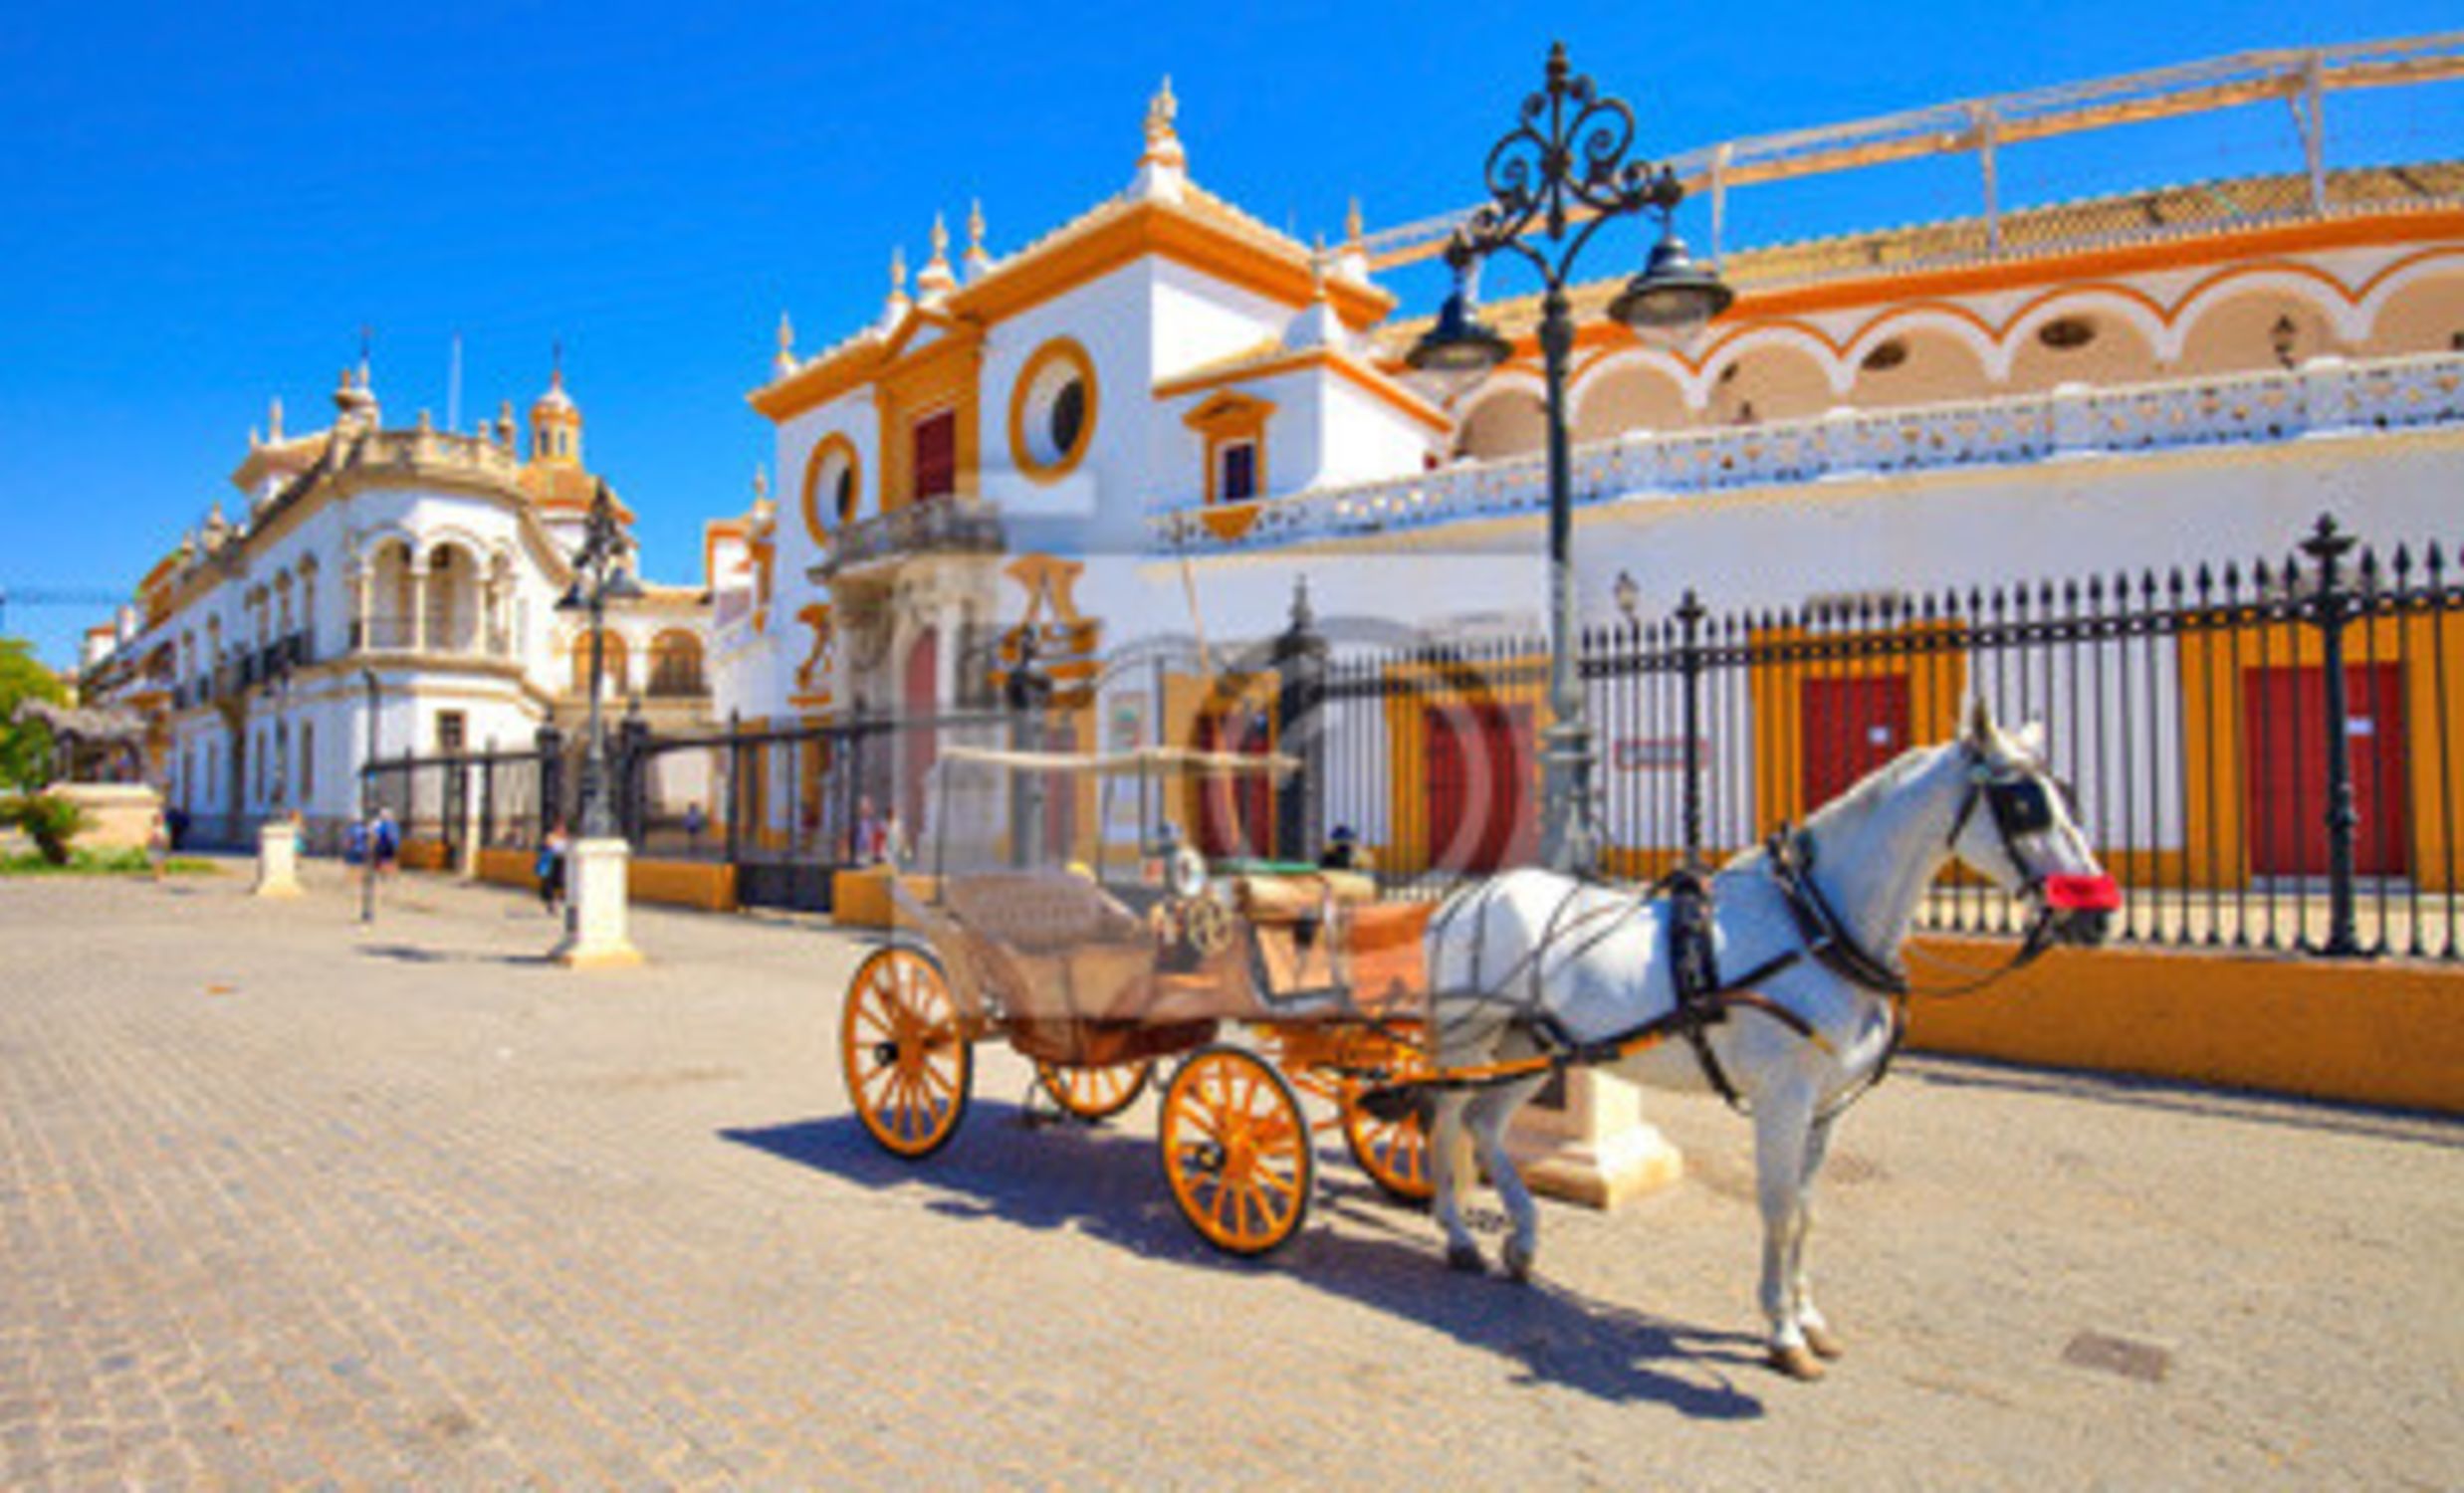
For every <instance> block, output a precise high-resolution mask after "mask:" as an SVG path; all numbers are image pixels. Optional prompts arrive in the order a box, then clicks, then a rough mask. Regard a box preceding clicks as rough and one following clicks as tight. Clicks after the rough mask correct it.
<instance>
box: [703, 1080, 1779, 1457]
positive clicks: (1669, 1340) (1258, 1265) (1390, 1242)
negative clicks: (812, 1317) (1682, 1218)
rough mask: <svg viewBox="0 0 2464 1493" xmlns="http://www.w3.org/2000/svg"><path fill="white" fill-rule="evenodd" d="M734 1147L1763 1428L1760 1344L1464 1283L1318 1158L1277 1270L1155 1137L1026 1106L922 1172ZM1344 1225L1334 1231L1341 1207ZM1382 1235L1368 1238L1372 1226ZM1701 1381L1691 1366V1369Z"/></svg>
mask: <svg viewBox="0 0 2464 1493" xmlns="http://www.w3.org/2000/svg"><path fill="white" fill-rule="evenodd" d="M719 1134H720V1136H721V1138H722V1139H725V1140H728V1141H732V1142H735V1143H736V1144H738V1145H740V1146H748V1147H751V1148H753V1149H755V1150H757V1151H762V1152H767V1153H769V1154H770V1155H772V1156H776V1157H779V1158H782V1159H784V1160H785V1161H789V1162H793V1163H795V1164H797V1165H798V1166H803V1167H810V1168H812V1169H813V1170H814V1171H816V1172H822V1173H828V1174H829V1175H831V1176H835V1177H838V1178H840V1179H842V1180H845V1181H849V1182H853V1183H855V1184H856V1185H858V1186H863V1187H871V1188H876V1189H888V1188H894V1187H913V1188H914V1189H915V1190H916V1191H917V1192H918V1194H919V1198H920V1203H921V1205H922V1206H923V1207H926V1208H928V1209H930V1210H932V1211H933V1212H936V1213H939V1214H942V1215H943V1216H945V1217H955V1218H962V1219H984V1220H998V1221H999V1222H1002V1223H1006V1224H1008V1225H1010V1226H1012V1227H1021V1228H1032V1229H1043V1230H1051V1229H1064V1228H1065V1229H1073V1230H1075V1231H1077V1232H1079V1233H1082V1234H1085V1235H1087V1236H1088V1237H1090V1238H1095V1239H1100V1240H1102V1241H1103V1242H1105V1243H1107V1244H1110V1245H1113V1246H1114V1247H1116V1248H1120V1249H1125V1250H1127V1251H1129V1252H1130V1253H1132V1254H1135V1255H1138V1256H1140V1257H1142V1258H1146V1259H1166V1260H1174V1261H1179V1262H1182V1263H1185V1264H1188V1265H1191V1266H1193V1267H1196V1268H1201V1269H1214V1270H1224V1271H1231V1272H1235V1273H1246V1272H1255V1271H1260V1270H1280V1271H1281V1272H1283V1273H1285V1274H1287V1275H1288V1276H1290V1277H1291V1278H1292V1279H1293V1280H1296V1281H1300V1282H1303V1283H1305V1284H1307V1285H1310V1286H1313V1287H1316V1288H1317V1289H1319V1290H1323V1291H1326V1292H1328V1293H1329V1294H1332V1295H1335V1296H1340V1297H1343V1298H1345V1299H1347V1300H1351V1301H1355V1302H1358V1303H1360V1304H1361V1305H1363V1306H1367V1307H1372V1308H1375V1309H1376V1310H1378V1311H1382V1312H1386V1313H1389V1314H1391V1315H1393V1316H1396V1317H1399V1318H1403V1319H1405V1320H1408V1321H1411V1322H1415V1323H1418V1324H1420V1325H1422V1326H1424V1327H1428V1328H1431V1329H1434V1330H1436V1331H1438V1332H1442V1333H1444V1334H1446V1335H1447V1336H1449V1337H1451V1338H1453V1339H1455V1340H1456V1342H1458V1343H1461V1344H1463V1345H1464V1346H1466V1347H1470V1348H1477V1349H1482V1350H1485V1351H1486V1352H1489V1353H1492V1354H1495V1355H1497V1356H1498V1357H1500V1358H1504V1359H1508V1360H1511V1361H1513V1362H1514V1363H1516V1364H1518V1365H1520V1366H1521V1374H1520V1376H1519V1377H1518V1378H1519V1382H1521V1383H1524V1384H1530V1385H1552V1386H1560V1387H1563V1388H1568V1389H1574V1390H1577V1391H1579V1392H1581V1393H1584V1394H1588V1395H1591V1396H1592V1397H1594V1398H1596V1399H1601V1400H1605V1401H1608V1402H1611V1403H1634V1402H1650V1403H1658V1404H1665V1405H1667V1406H1669V1407H1670V1408H1672V1409H1674V1410H1677V1411H1679V1412H1680V1413H1681V1414H1685V1415H1688V1416H1691V1417H1694V1418H1697V1419H1712V1420H1739V1419H1752V1418H1758V1417H1759V1416H1761V1415H1762V1413H1763V1405H1762V1401H1761V1400H1760V1399H1758V1398H1756V1397H1755V1396H1753V1395H1751V1394H1748V1393H1746V1392H1745V1391H1744V1390H1742V1389H1740V1388H1738V1387H1737V1386H1735V1385H1734V1384H1733V1383H1731V1382H1730V1380H1731V1377H1732V1375H1733V1373H1734V1372H1735V1371H1736V1370H1739V1369H1746V1370H1750V1371H1753V1372H1757V1373H1758V1372H1760V1366H1761V1363H1762V1350H1761V1345H1760V1343H1759V1342H1758V1341H1757V1340H1756V1339H1754V1338H1751V1337H1749V1336H1746V1335H1744V1334H1739V1333H1723V1332H1714V1331H1710V1330H1707V1329H1703V1328H1696V1327H1690V1326H1686V1325H1684V1324H1682V1323H1676V1322H1671V1321H1668V1320H1666V1319H1662V1318H1657V1317H1652V1316H1649V1315H1647V1314H1645V1313H1641V1312H1637V1311H1634V1310H1632V1309H1630V1308H1626V1307H1621V1306H1615V1305H1611V1304H1609V1303H1605V1302H1600V1301H1595V1300H1592V1299H1590V1298H1588V1297H1586V1296H1584V1295H1583V1294H1582V1293H1580V1292H1577V1291H1573V1290H1569V1289H1567V1288H1566V1287H1564V1286H1562V1285H1556V1284H1552V1283H1549V1282H1547V1281H1545V1280H1543V1281H1541V1282H1539V1283H1536V1284H1533V1285H1530V1286H1515V1285H1512V1284H1509V1283H1507V1282H1505V1281H1504V1280H1502V1279H1496V1278H1489V1279H1472V1278H1469V1277H1465V1276H1459V1275H1455V1274H1452V1273H1450V1272H1449V1271H1448V1270H1447V1269H1446V1268H1445V1265H1444V1262H1443V1260H1442V1258H1441V1255H1440V1251H1439V1248H1438V1242H1437V1231H1436V1226H1435V1225H1434V1224H1432V1223H1430V1222H1429V1221H1428V1219H1427V1218H1426V1216H1425V1215H1421V1214H1417V1213H1413V1212H1409V1211H1406V1210H1404V1209H1402V1208H1401V1207H1399V1206H1398V1205H1396V1204H1394V1203H1392V1202H1389V1201H1387V1200H1386V1199H1385V1198H1384V1196H1383V1194H1381V1193H1379V1192H1377V1191H1376V1189H1375V1188H1373V1187H1371V1186H1369V1185H1368V1184H1367V1183H1364V1182H1358V1181H1355V1180H1352V1179H1351V1178H1348V1177H1344V1176H1340V1175H1329V1174H1328V1173H1327V1169H1326V1165H1325V1159H1324V1158H1321V1159H1320V1168H1319V1175H1318V1185H1317V1196H1316V1202H1315V1207H1314V1208H1313V1211H1312V1214H1311V1217H1310V1220H1309V1222H1308V1224H1307V1225H1305V1226H1304V1227H1303V1228H1302V1230H1301V1232H1300V1234H1299V1235H1298V1236H1297V1237H1296V1238H1294V1239H1293V1241H1292V1242H1291V1243H1290V1244H1288V1245H1286V1246H1285V1247H1284V1248H1283V1249H1282V1250H1281V1251H1280V1252H1278V1253H1277V1254H1276V1255H1275V1256H1274V1258H1273V1260H1272V1261H1270V1262H1255V1261H1246V1260H1239V1259H1234V1258H1232V1257H1231V1256H1227V1255H1223V1254H1219V1253H1217V1252H1215V1251H1214V1250H1213V1249H1211V1248H1209V1247H1208V1246H1207V1245H1206V1244H1204V1243H1203V1242H1201V1241H1200V1240H1199V1239H1198V1237H1197V1236H1196V1235H1195V1234H1194V1233H1192V1232H1191V1230H1190V1228H1189V1226H1188V1224H1186V1223H1185V1222H1184V1221H1183V1220H1182V1218H1181V1215H1180V1212H1179V1211H1178V1209H1176V1208H1175V1207H1174V1205H1173V1203H1172V1200H1171V1197H1170V1195H1169V1193H1168V1191H1167V1189H1166V1184H1165V1181H1164V1176H1163V1173H1162V1168H1161V1164H1160V1162H1159V1161H1158V1158H1157V1156H1156V1150H1155V1144H1154V1142H1153V1141H1152V1140H1151V1139H1149V1138H1146V1137H1142V1136H1138V1135H1135V1134H1125V1133H1123V1132H1120V1131H1115V1130H1109V1129H1094V1128H1088V1127H1085V1126H1078V1125H1067V1126H1057V1125H1056V1126H1031V1127H1030V1126H1028V1125H1025V1124H1023V1123H1021V1121H1020V1119H1019V1111H1018V1109H1017V1107H1016V1106H1014V1105H1008V1104H999V1103H988V1102H986V1101H982V1100H978V1101H976V1102H975V1103H974V1104H972V1105H971V1106H970V1107H969V1111H968V1115H967V1119H966V1122H965V1125H964V1128H963V1129H962V1130H961V1132H960V1133H959V1135H958V1136H957V1137H956V1138H955V1139H954V1140H953V1141H952V1143H951V1145H950V1146H949V1147H948V1149H946V1150H944V1151H943V1152H941V1153H940V1154H939V1155H937V1156H935V1157H932V1158H930V1159H929V1160H928V1161H926V1162H923V1163H910V1162H902V1161H900V1160H898V1159H897V1158H895V1157H892V1156H890V1155H888V1154H887V1153H885V1152H883V1151H882V1150H881V1149H880V1148H879V1147H878V1146H876V1145H875V1144H874V1143H873V1141H872V1139H871V1137H870V1136H868V1135H867V1134H866V1133H865V1131H864V1129H863V1127H862V1126H861V1125H860V1124H858V1123H857V1122H856V1120H855V1119H854V1117H852V1116H835V1117H832V1118H829V1119H821V1120H805V1121H797V1122H794V1123H792V1124H787V1125H776V1126H767V1127H762V1128H758V1129H742V1130H722V1131H721V1132H719ZM1330 1211H1331V1212H1333V1213H1334V1214H1335V1215H1337V1216H1339V1217H1341V1218H1342V1219H1343V1221H1344V1224H1345V1227H1344V1228H1343V1229H1341V1230H1335V1229H1329V1228H1327V1227H1325V1226H1324V1223H1325V1221H1326V1218H1327V1215H1328V1213H1329V1212H1330ZM1364 1230H1369V1231H1374V1232H1373V1236H1370V1237H1363V1231H1364ZM1688 1371H1690V1372H1688Z"/></svg>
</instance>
